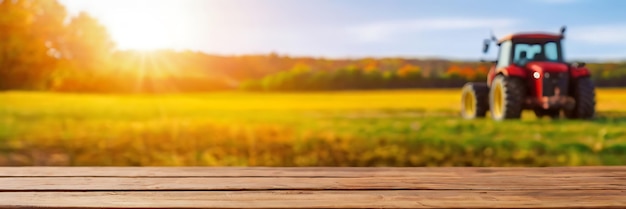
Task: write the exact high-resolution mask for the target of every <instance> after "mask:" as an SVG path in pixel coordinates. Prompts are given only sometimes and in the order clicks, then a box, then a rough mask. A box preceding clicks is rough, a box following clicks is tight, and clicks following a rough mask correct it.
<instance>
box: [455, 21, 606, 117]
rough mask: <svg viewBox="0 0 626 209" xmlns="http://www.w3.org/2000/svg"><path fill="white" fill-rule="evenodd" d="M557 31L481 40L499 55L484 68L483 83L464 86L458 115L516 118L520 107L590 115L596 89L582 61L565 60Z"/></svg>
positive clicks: (546, 112)
mask: <svg viewBox="0 0 626 209" xmlns="http://www.w3.org/2000/svg"><path fill="white" fill-rule="evenodd" d="M564 34H565V27H563V28H561V33H559V34H553V33H518V34H513V35H508V36H505V37H503V38H501V39H497V38H495V37H492V38H491V39H487V40H485V42H484V48H483V52H484V53H486V52H488V50H489V46H490V45H491V43H493V42H495V43H496V44H497V46H499V52H498V58H497V60H496V61H495V62H493V66H492V67H491V69H490V70H489V73H488V76H487V82H486V83H468V84H466V85H465V87H464V88H463V97H462V106H461V109H462V111H461V113H462V115H463V117H464V118H468V119H471V118H476V117H484V116H485V115H486V114H487V112H489V113H491V117H492V118H493V119H495V120H503V119H513V118H520V117H521V112H522V110H525V109H529V110H534V111H535V114H536V116H537V117H543V116H549V117H552V118H557V117H559V116H560V115H561V112H563V113H564V115H565V116H566V117H568V118H583V119H589V118H592V117H593V116H594V114H595V90H594V89H595V88H594V86H593V83H592V82H591V79H590V76H591V75H590V73H589V70H588V69H587V68H585V64H584V63H567V62H566V61H565V58H564V56H563V47H562V42H563V40H564V37H565V35H564Z"/></svg>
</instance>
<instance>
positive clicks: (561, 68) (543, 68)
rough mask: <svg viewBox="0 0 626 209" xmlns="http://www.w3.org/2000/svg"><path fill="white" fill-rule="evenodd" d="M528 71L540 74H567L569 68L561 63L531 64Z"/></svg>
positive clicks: (527, 67) (527, 66)
mask: <svg viewBox="0 0 626 209" xmlns="http://www.w3.org/2000/svg"><path fill="white" fill-rule="evenodd" d="M526 69H528V70H530V71H531V72H538V73H541V74H543V73H564V72H567V70H568V66H567V64H565V63H559V62H529V63H528V64H526Z"/></svg>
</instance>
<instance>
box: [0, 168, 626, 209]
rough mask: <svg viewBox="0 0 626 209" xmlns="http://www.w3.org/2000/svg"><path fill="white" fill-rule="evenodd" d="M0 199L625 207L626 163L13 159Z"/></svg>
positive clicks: (162, 204)
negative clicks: (204, 163) (97, 163)
mask: <svg viewBox="0 0 626 209" xmlns="http://www.w3.org/2000/svg"><path fill="white" fill-rule="evenodd" d="M0 208H626V167H624V166H621V167H551V168H452V167H450V168H232V167H229V168H208V167H185V168H174V167H144V168H138V167H7V168H0Z"/></svg>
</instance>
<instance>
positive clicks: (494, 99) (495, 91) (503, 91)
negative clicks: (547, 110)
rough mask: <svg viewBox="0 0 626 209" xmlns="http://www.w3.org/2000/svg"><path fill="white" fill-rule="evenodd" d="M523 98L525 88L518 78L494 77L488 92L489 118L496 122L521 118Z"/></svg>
mask: <svg viewBox="0 0 626 209" xmlns="http://www.w3.org/2000/svg"><path fill="white" fill-rule="evenodd" d="M524 97H526V86H525V85H524V83H523V82H522V80H521V79H520V78H516V77H508V76H503V75H498V76H496V78H495V79H493V81H492V82H491V91H490V92H489V107H490V109H491V117H492V118H493V119H494V120H496V121H501V120H505V119H519V118H521V116H522V110H523V105H524V104H523V101H524Z"/></svg>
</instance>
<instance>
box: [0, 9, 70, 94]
mask: <svg viewBox="0 0 626 209" xmlns="http://www.w3.org/2000/svg"><path fill="white" fill-rule="evenodd" d="M0 14H1V15H0V43H2V44H0V89H44V88H45V87H46V85H47V78H48V76H49V74H50V73H51V72H52V70H53V69H54V68H55V65H56V62H57V59H58V58H59V57H60V56H61V52H60V46H61V45H62V38H63V27H64V21H65V17H66V10H65V8H64V7H63V5H61V4H59V2H57V1H56V0H10V1H8V0H5V1H0Z"/></svg>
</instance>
